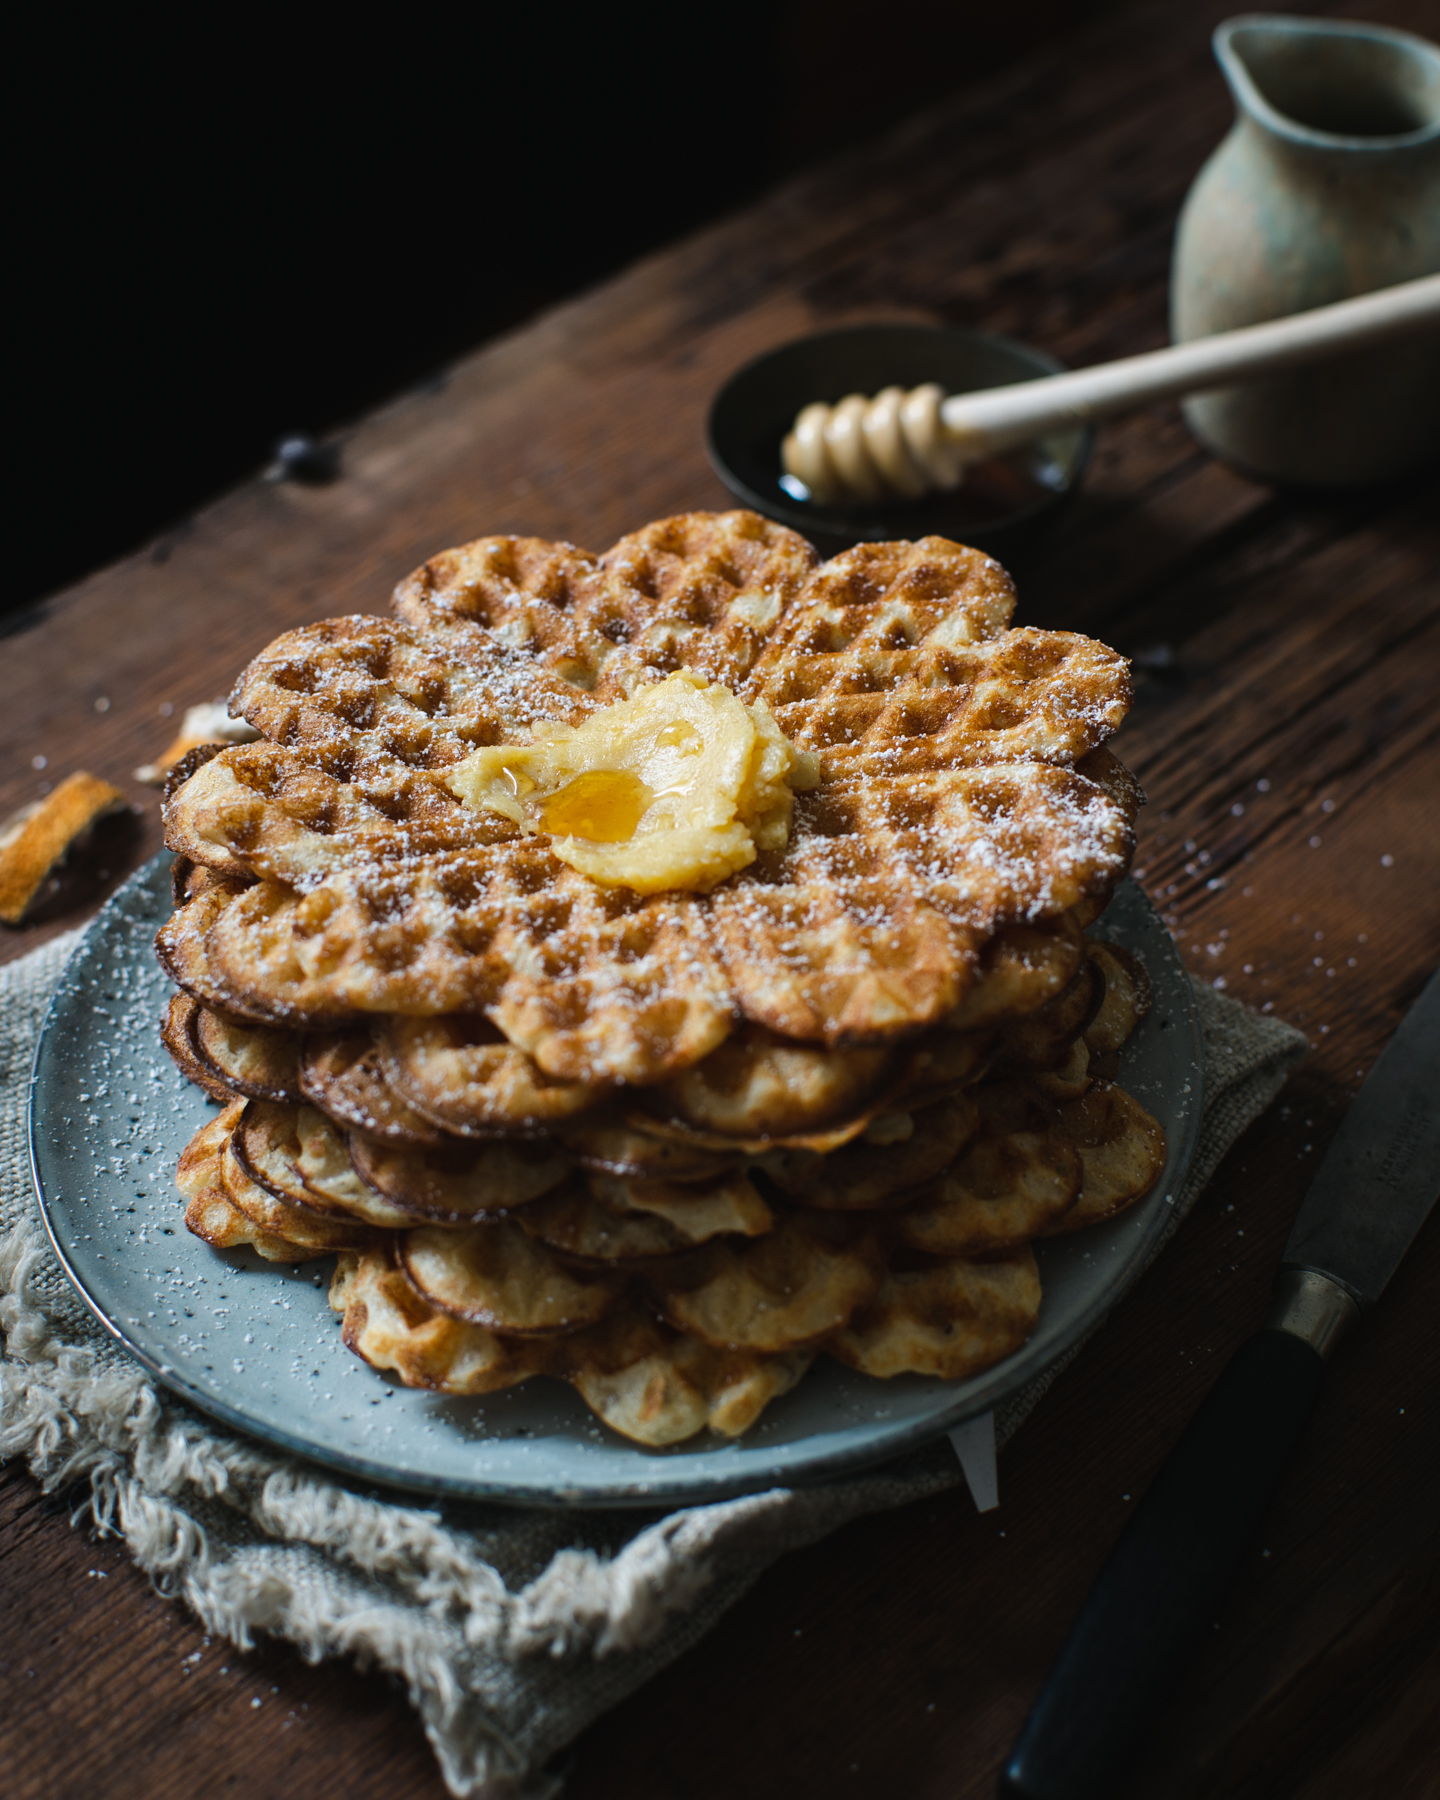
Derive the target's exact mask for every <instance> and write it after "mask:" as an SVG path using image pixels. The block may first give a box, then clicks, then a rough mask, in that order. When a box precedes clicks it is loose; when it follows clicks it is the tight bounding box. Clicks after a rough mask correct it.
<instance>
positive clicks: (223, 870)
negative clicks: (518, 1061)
mask: <svg viewBox="0 0 1440 1800" xmlns="http://www.w3.org/2000/svg"><path fill="white" fill-rule="evenodd" d="M1013 602H1014V596H1013V591H1012V588H1011V584H1010V581H1009V578H1008V577H1007V576H1006V575H1005V573H1004V571H1003V570H1002V569H1001V568H1000V567H999V566H998V565H997V564H995V563H994V562H992V561H990V560H989V559H988V558H986V557H984V556H982V555H981V554H980V553H979V552H977V551H973V550H967V549H963V548H961V547H960V546H957V545H953V544H949V543H946V542H944V541H943V540H939V539H927V540H924V541H922V542H920V543H918V544H899V545H876V546H866V547H863V548H861V549H857V550H854V551H851V552H848V553H847V554H846V555H844V556H841V557H837V558H836V559H835V560H834V561H832V562H830V563H827V564H824V565H818V564H817V561H816V558H815V556H814V553H813V551H811V549H810V547H809V546H808V545H807V544H805V543H804V542H803V540H801V539H800V538H799V537H797V536H796V535H795V534H794V533H791V532H788V531H785V530H783V529H782V528H780V527H777V526H774V525H771V524H769V523H767V522H765V521H763V520H761V519H759V518H757V517H755V516H754V515H751V514H745V513H732V514H724V515H720V516H718V517H716V516H712V515H706V514H687V515H682V516H681V517H679V518H676V519H671V520H666V521H663V522H662V523H660V524H657V525H652V526H649V527H647V528H646V529H645V530H644V531H641V532H638V533H636V534H635V535H634V536H633V537H631V538H627V539H625V540H623V541H622V542H621V543H620V544H618V545H617V546H616V547H615V549H613V550H611V551H610V552H609V553H608V554H607V555H605V556H603V557H600V558H598V559H597V558H592V557H588V556H586V555H584V554H583V553H582V552H580V551H577V550H574V549H571V548H570V547H569V546H563V545H549V544H539V543H536V542H533V541H528V540H514V539H482V540H480V542H478V543H476V544H472V545H469V546H466V547H465V548H464V549H463V550H459V551H453V552H450V553H448V554H447V555H445V556H442V557H438V558H436V559H435V560H434V561H433V562H432V563H429V564H427V565H426V567H425V568H424V569H422V570H421V571H420V572H419V573H418V574H417V575H415V576H412V577H411V578H410V579H409V580H408V581H406V582H405V583H403V584H402V585H401V587H400V589H399V591H398V593H397V596H396V602H395V606H396V611H397V613H398V614H399V619H398V621H393V622H392V621H388V620H382V619H372V618H346V619H337V620H329V621H326V622H324V623H322V624H319V625H315V626H310V627H306V628H304V629H302V630H300V631H294V632H289V633H287V634H286V635H285V636H284V637H281V638H279V639H277V640H276V642H275V643H274V644H272V645H271V646H270V647H269V649H267V650H266V651H264V652H263V653H262V654H261V655H260V656H259V657H257V658H256V660H255V661H254V662H253V663H252V664H251V665H250V667H249V669H247V670H246V672H245V674H244V675H243V676H242V677H241V680H240V682H239V684H238V686H237V688H236V691H235V695H234V697H233V699H232V708H233V710H235V711H237V712H239V713H241V714H243V716H244V717H245V718H246V719H247V720H248V721H249V722H250V723H251V724H252V725H253V726H255V727H256V729H258V730H259V731H261V732H262V733H263V734H264V736H263V737H262V739H261V740H260V741H259V742H258V743H255V744H248V745H240V746H236V747H234V748H231V749H226V750H222V751H221V752H220V753H219V754H218V755H216V756H215V757H214V758H213V759H212V760H210V761H209V762H207V763H206V764H205V765H204V766H203V767H202V768H200V769H199V770H197V771H196V772H195V773H194V774H193V775H191V777H190V779H189V780H187V781H185V782H184V783H183V785H182V786H181V787H180V788H179V790H178V792H176V793H175V794H174V796H173V798H172V800H171V802H170V804H169V807H168V809H167V826H168V839H169V842H170V843H171V845H172V847H173V848H175V849H176V850H178V851H180V852H182V854H184V855H186V856H188V857H190V858H191V859H193V860H194V861H195V862H197V863H199V864H201V865H204V866H206V867H208V868H209V869H212V870H214V871H217V872H218V873H220V874H222V875H228V876H239V877H241V878H243V879H248V880H249V881H250V882H251V883H252V884H253V885H250V886H248V887H246V888H245V889H244V890H243V891H241V892H239V893H237V894H233V895H232V894H226V895H225V896H224V897H223V902H220V901H217V899H216V895H215V892H214V891H213V890H212V891H211V892H209V893H206V894H204V895H201V896H200V897H199V898H197V899H196V900H195V901H192V902H191V904H190V905H189V906H188V907H186V908H185V909H183V910H182V911H181V912H180V913H179V914H178V915H177V917H176V919H175V921H174V922H173V924H172V926H171V927H169V928H168V929H167V932H166V934H165V936H164V938H163V940H162V955H165V956H167V957H168V959H169V961H170V965H171V967H172V970H173V971H174V972H175V973H176V974H177V976H179V977H180V978H181V982H182V985H184V986H187V987H189V988H190V990H191V991H192V992H194V993H196V994H197V997H199V998H201V999H211V1000H213V1001H215V1002H216V1003H217V1004H219V1005H221V1006H223V1007H225V1008H227V1009H228V1010H230V1011H232V1012H237V1013H239V1014H241V1015H244V1016H247V1017H250V1018H253V1019H255V1020H257V1021H262V1022H268V1023H272V1024H285V1025H291V1026H295V1027H302V1028H303V1027H311V1028H313V1027H320V1026H334V1025H337V1024H341V1023H345V1022H348V1021H352V1020H354V1019H356V1018H359V1017H362V1016H364V1015H374V1014H382V1015H383V1014H390V1015H394V1014H399V1015H404V1016H408V1017H436V1016H439V1015H445V1014H461V1015H469V1016H472V1017H474V1016H481V1015H483V1016H484V1017H486V1018H488V1019H489V1020H490V1021H491V1022H492V1023H493V1024H494V1025H495V1026H496V1027H498V1030H499V1032H500V1033H501V1034H503V1037H504V1040H505V1041H506V1042H507V1043H508V1044H509V1045H511V1046H513V1047H514V1048H516V1049H518V1050H520V1051H522V1052H524V1053H525V1054H526V1055H527V1056H528V1057H530V1058H531V1059H533V1062H534V1064H535V1065H536V1067H537V1068H538V1070H539V1071H540V1075H541V1077H542V1078H543V1079H544V1080H548V1081H552V1082H559V1083H566V1084H581V1085H583V1086H585V1087H586V1088H595V1087H601V1086H605V1085H613V1084H617V1083H625V1084H629V1085H632V1086H643V1085H646V1084H649V1083H653V1082H658V1081H660V1080H663V1079H665V1078H666V1077H668V1076H671V1075H674V1074H675V1073H676V1072H678V1071H679V1070H680V1069H682V1068H684V1067H686V1066H688V1065H690V1064H692V1063H694V1062H697V1061H698V1060H699V1059H700V1058H702V1057H703V1056H705V1055H706V1054H707V1053H708V1052H710V1051H712V1050H714V1049H715V1048H716V1046H717V1045H718V1044H719V1043H720V1042H721V1041H722V1040H723V1039H724V1038H725V1037H726V1036H727V1035H728V1034H729V1032H730V1030H731V1029H732V1026H733V1024H734V1023H735V1022H736V1021H737V1020H738V1019H739V1018H748V1019H751V1020H754V1021H756V1022H758V1023H760V1024H763V1025H765V1026H768V1027H770V1028H771V1029H772V1030H775V1031H779V1032H783V1033H784V1034H786V1035H787V1036H790V1037H795V1038H802V1039H813V1040H819V1041H823V1042H826V1043H830V1044H846V1043H877V1042H882V1041H885V1040H887V1039H893V1038H898V1037H904V1036H907V1035H910V1034H913V1033H914V1032H916V1031H917V1030H919V1029H920V1028H921V1027H923V1026H926V1025H929V1024H932V1023H934V1022H935V1021H937V1020H939V1019H941V1018H943V1017H945V1016H946V1015H947V1014H950V1013H951V1012H953V1011H954V1009H955V1008H956V1007H957V1006H959V1004H960V1003H961V1001H962V1000H963V999H964V997H965V994H966V991H967V989H968V988H969V987H970V986H971V984H972V983H973V981H974V977H975V973H976V970H977V969H978V967H979V963H980V957H981V953H982V951H983V949H984V947H985V945H986V944H987V942H988V941H989V940H990V939H991V938H992V937H993V936H994V933H995V931H996V930H997V928H998V927H1000V926H1001V925H1004V924H1006V923H1009V922H1012V921H1026V920H1034V919H1039V918H1046V917H1053V916H1057V915H1059V914H1062V913H1064V912H1065V911H1066V909H1067V908H1070V907H1072V906H1074V905H1075V904H1076V903H1077V902H1081V901H1083V900H1085V899H1086V898H1087V897H1089V896H1093V895H1096V894H1099V893H1103V892H1106V891H1108V889H1109V888H1110V886H1111V885H1112V884H1113V882H1114V880H1115V879H1116V877H1117V875H1118V874H1119V873H1120V872H1121V871H1122V870H1123V868H1124V867H1125V866H1126V863H1127V860H1128V857H1129V854H1130V851H1131V843H1132V840H1131V831H1130V821H1129V819H1128V818H1127V816H1126V809H1125V807H1124V805H1123V804H1122V803H1118V802H1117V800H1116V799H1114V798H1112V796H1111V794H1110V793H1108V792H1107V791H1106V790H1105V788H1104V787H1102V786H1101V785H1099V784H1097V782H1096V781H1093V780H1090V779H1087V778H1086V776H1085V775H1082V774H1080V773H1078V772H1077V770H1076V767H1075V765H1076V764H1077V763H1078V762H1080V761H1081V760H1082V759H1083V758H1085V757H1086V756H1087V755H1088V754H1089V753H1091V752H1093V751H1095V750H1097V749H1098V748H1099V747H1100V746H1101V745H1102V744H1103V742H1104V740H1105V739H1106V738H1107V737H1108V736H1109V735H1110V734H1111V733H1112V732H1113V731H1114V730H1115V728H1116V727H1117V726H1118V725H1119V723H1120V721H1121V719H1122V718H1123V717H1124V714H1125V711H1126V708H1127V706H1128V703H1129V697H1130V687H1129V678H1128V672H1127V667H1126V664H1125V663H1124V661H1123V659H1121V658H1120V657H1118V656H1116V655H1115V654H1114V653H1113V652H1111V651H1109V650H1107V649H1105V648H1104V647H1103V646H1102V645H1099V644H1096V643H1094V642H1092V641H1091V640H1089V639H1087V638H1083V637H1078V636H1075V635H1073V634H1069V633H1063V632H1040V631H1033V630H1028V629H1021V630H1012V629H1009V628H1008V625H1007V621H1008V618H1009V615H1010V611H1011V609H1012V606H1013ZM681 666H684V667H686V668H690V669H694V670H696V671H697V672H698V673H700V674H702V675H704V676H706V677H708V678H710V679H712V680H716V681H720V682H722V683H724V684H725V686H727V687H728V688H730V689H731V690H732V691H733V692H734V693H736V694H737V695H738V696H739V697H740V698H741V699H742V700H747V701H755V700H765V701H767V702H768V703H770V705H771V706H772V707H773V708H774V711H775V716H776V718H777V720H778V722H779V724H780V726H781V729H782V730H783V731H784V732H785V733H786V734H787V735H788V736H789V737H790V738H791V740H792V741H793V742H794V743H795V744H796V745H797V746H799V747H800V748H802V749H807V750H811V751H813V752H814V753H815V755H816V756H817V758H818V765H819V783H818V785H817V786H816V787H815V788H814V789H813V790H812V791H810V792H808V793H805V794H803V795H801V796H799V798H798V801H797V805H796V812H795V818H794V823H793V828H792V830H791V833H790V839H789V843H788V845H787V846H786V848H785V849H784V850H778V851H764V852H762V853H761V854H760V856H759V857H758V858H757V860H756V861H755V862H754V863H753V864H752V865H751V866H750V867H749V868H748V869H746V870H744V872H743V873H742V874H740V875H739V876H737V877H735V878H733V879H732V880H730V881H728V882H725V883H723V884H722V885H721V886H720V887H719V888H717V889H716V890H715V891H714V892H713V893H710V894H708V895H701V894H689V893H687V894H658V895H651V896H648V897H642V896H639V895H636V894H634V893H631V892H629V891H628V890H626V889H623V888H602V887H600V886H598V885H597V884H596V883H594V882H592V881H591V880H589V878H588V877H586V876H583V875H580V874H578V873H577V872H576V871H575V870H573V869H571V868H569V867H567V866H566V865H565V864H563V863H561V862H560V861H559V860H558V859H557V858H556V857H555V855H554V854H553V852H552V850H551V848H550V847H549V844H548V843H547V841H546V840H545V839H543V838H536V837H534V836H527V835H525V834H523V833H522V832H521V830H520V829H519V828H518V827H516V826H514V825H512V824H511V823H510V822H509V821H508V820H506V819H504V818H501V817H499V816H497V815H495V814H490V813H477V812H475V811H473V810H471V809H470V808H468V807H466V806H465V805H463V804H462V803H461V802H460V800H459V799H458V798H457V797H456V796H455V795H454V794H453V793H451V792H450V790H449V788H448V787H447V786H446V785H445V783H444V780H443V775H444V772H445V771H446V770H447V769H449V768H451V767H453V766H454V765H455V764H457V763H459V762H460V761H462V760H463V759H464V758H465V757H466V756H468V755H469V754H470V753H471V752H472V751H473V750H474V749H475V748H477V747H478V746H483V745H490V744H502V743H524V742H527V741H529V739H530V737H531V735H532V734H533V732H534V729H535V727H536V726H537V725H538V724H542V723H546V724H549V723H557V722H558V723H563V724H575V723H576V722H578V721H579V720H581V719H583V718H584V717H585V716H586V715H587V714H589V713H591V712H593V711H594V710H595V709H596V708H598V707H600V706H603V705H604V704H605V703H606V702H607V701H608V700H611V699H614V698H616V697H618V696H620V695H623V694H625V693H629V692H633V691H634V689H635V688H636V686H637V685H638V684H640V683H641V682H643V681H645V680H646V679H649V678H653V676H655V675H662V674H667V673H670V672H671V671H673V670H675V669H676V668H678V667H681Z"/></svg>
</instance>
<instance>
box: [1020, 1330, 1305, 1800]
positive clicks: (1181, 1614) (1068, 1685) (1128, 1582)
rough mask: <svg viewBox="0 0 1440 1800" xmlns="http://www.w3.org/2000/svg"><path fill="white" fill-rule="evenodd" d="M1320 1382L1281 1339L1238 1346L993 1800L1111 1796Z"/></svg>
mask: <svg viewBox="0 0 1440 1800" xmlns="http://www.w3.org/2000/svg"><path fill="white" fill-rule="evenodd" d="M1324 1373H1325V1362H1324V1359H1323V1358H1322V1357H1321V1356H1320V1354H1319V1353H1318V1352H1317V1351H1316V1350H1314V1349H1312V1348H1311V1346H1310V1345H1309V1344H1308V1343H1306V1342H1304V1340H1303V1339H1301V1338H1299V1337H1296V1336H1294V1335H1292V1333H1291V1332H1289V1331H1275V1330H1265V1331H1261V1332H1259V1333H1257V1334H1256V1336H1254V1337H1252V1338H1250V1339H1248V1340H1247V1341H1246V1342H1245V1343H1243V1344H1242V1345H1241V1346H1240V1348H1239V1350H1237V1351H1236V1353H1235V1355H1234V1357H1233V1358H1232V1359H1231V1361H1230V1363H1229V1365H1228V1367H1227V1368H1226V1369H1225V1372H1224V1373H1223V1374H1222V1375H1221V1377H1220V1379H1219V1380H1218V1381H1217V1382H1216V1383H1215V1386H1214V1387H1213V1388H1212V1389H1211V1390H1210V1393H1209V1394H1208V1396H1207V1397H1206V1399H1205V1401H1204V1403H1203V1404H1202V1405H1201V1407H1200V1410H1199V1411H1198V1412H1197V1413H1196V1415H1195V1417H1194V1419H1192V1420H1191V1422H1190V1425H1189V1428H1188V1429H1187V1430H1186V1432H1185V1435H1184V1436H1183V1437H1182V1438H1181V1439H1180V1442H1179V1443H1178V1444H1177V1445H1176V1446H1175V1448H1174V1449H1173V1450H1172V1451H1171V1452H1170V1455H1169V1456H1168V1457H1167V1458H1166V1460H1165V1462H1164V1463H1163V1465H1162V1466H1161V1468H1160V1472H1159V1474H1158V1475H1156V1477H1155V1479H1154V1481H1153V1482H1152V1483H1151V1484H1150V1488H1149V1491H1148V1492H1147V1493H1146V1495H1145V1497H1144V1499H1143V1500H1142V1501H1141V1503H1140V1505H1139V1506H1138V1507H1137V1508H1136V1511H1135V1514H1134V1517H1133V1518H1132V1519H1131V1521H1130V1523H1129V1525H1128V1526H1126V1528H1125V1531H1124V1533H1123V1534H1122V1535H1121V1537H1120V1540H1119V1542H1118V1543H1117V1544H1116V1546H1115V1548H1114V1549H1113V1550H1112V1551H1111V1552H1110V1557H1109V1560H1108V1561H1107V1562H1106V1564H1105V1566H1104V1568H1103V1569H1102V1570H1101V1572H1100V1575H1099V1578H1098V1579H1097V1581H1096V1583H1095V1586H1094V1587H1093V1588H1092V1589H1091V1590H1090V1594H1089V1597H1088V1599H1087V1600H1086V1602H1085V1606H1084V1608H1083V1610H1082V1611H1081V1613H1080V1616H1079V1618H1078V1619H1077V1620H1076V1621H1075V1624H1074V1626H1073V1628H1072V1629H1071V1632H1070V1636H1069V1637H1068V1638H1067V1639H1066V1641H1065V1647H1064V1649H1063V1650H1062V1651H1061V1652H1060V1657H1059V1660H1058V1661H1057V1662H1056V1664H1055V1667H1054V1668H1053V1669H1052V1670H1051V1672H1050V1678H1049V1680H1048V1681H1047V1682H1046V1684H1045V1687H1044V1689H1043V1690H1042V1692H1041V1694H1040V1698H1039V1699H1038V1700H1037V1701H1036V1703H1035V1706H1034V1708H1033V1710H1032V1711H1031V1714H1030V1717H1029V1719H1028V1720H1027V1721H1026V1724H1025V1729H1024V1731H1023V1732H1022V1733H1021V1735H1020V1740H1019V1742H1018V1743H1017V1744H1016V1746H1015V1749H1014V1751H1013V1753H1012V1755H1011V1757H1010V1761H1009V1762H1008V1763H1007V1764H1006V1766H1005V1771H1004V1773H1003V1774H1002V1776H1001V1778H1000V1794H1001V1800H1094V1797H1098V1796H1101V1795H1104V1796H1108V1795H1110V1794H1112V1793H1114V1791H1115V1789H1116V1787H1117V1785H1118V1783H1119V1780H1120V1778H1121V1776H1122V1775H1123V1773H1124V1771H1125V1769H1126V1768H1127V1767H1128V1766H1129V1764H1130V1762H1131V1760H1132V1758H1133V1757H1134V1755H1135V1754H1136V1752H1137V1751H1138V1749H1139V1748H1140V1745H1141V1743H1142V1741H1143V1738H1144V1736H1145V1733H1146V1731H1147V1730H1148V1728H1149V1727H1150V1725H1151V1723H1152V1722H1153V1719H1154V1717H1155V1715H1156V1713H1157V1712H1158V1710H1159V1708H1160V1706H1161V1705H1162V1704H1163V1702H1164V1701H1165V1699H1166V1698H1167V1697H1168V1695H1169V1693H1170V1691H1171V1690H1172V1688H1173V1687H1174V1684H1175V1681H1176V1678H1177V1676H1178V1675H1179V1674H1180V1673H1181V1671H1182V1670H1183V1669H1184V1667H1185V1665H1186V1664H1187V1663H1188V1662H1189V1661H1190V1659H1191V1657H1192V1656H1193V1655H1194V1654H1195V1652H1196V1650H1197V1649H1198V1647H1199V1645H1200V1643H1201V1641H1202V1639H1203V1638H1204V1636H1205V1634H1206V1633H1207V1632H1208V1631H1210V1630H1211V1629H1212V1627H1213V1624H1214V1621H1215V1616H1216V1613H1217V1612H1218V1610H1219V1607H1220V1603H1221V1601H1222V1599H1223V1598H1224V1595H1225V1592H1226V1589H1227V1588H1228V1586H1229V1584H1230V1581H1231V1579H1232V1577H1233V1576H1234V1574H1235V1571H1236V1569H1237V1567H1238V1565H1239V1563H1240V1560H1241V1558H1242V1557H1243V1556H1244V1554H1245V1552H1246V1550H1247V1549H1248V1548H1249V1546H1250V1544H1251V1542H1252V1541H1253V1539H1254V1537H1255V1534H1256V1532H1257V1530H1258V1529H1259V1526H1260V1522H1261V1520H1262V1519H1263V1517H1264V1515H1265V1512H1266V1509H1267V1508H1268V1507H1269V1504H1270V1500H1271V1497H1272V1495H1273V1494H1274V1492H1275V1489H1276V1487H1277V1486H1278V1484H1279V1481H1280V1477H1281V1476H1282V1475H1283V1474H1284V1472H1285V1467H1286V1464H1287V1463H1288V1462H1289V1461H1290V1458H1291V1455H1292V1454H1293V1452H1294V1449H1295V1446H1296V1444H1297V1443H1298V1442H1299V1439H1300V1436H1301V1433H1302V1432H1303V1431H1304V1429H1305V1426H1306V1423H1307V1421H1308V1420H1309V1418H1310V1414H1311V1412H1312V1411H1313V1410H1314V1407H1315V1401H1316V1399H1317V1397H1318V1395H1319V1392H1320V1383H1321V1381H1322V1379H1323V1377H1324Z"/></svg>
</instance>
